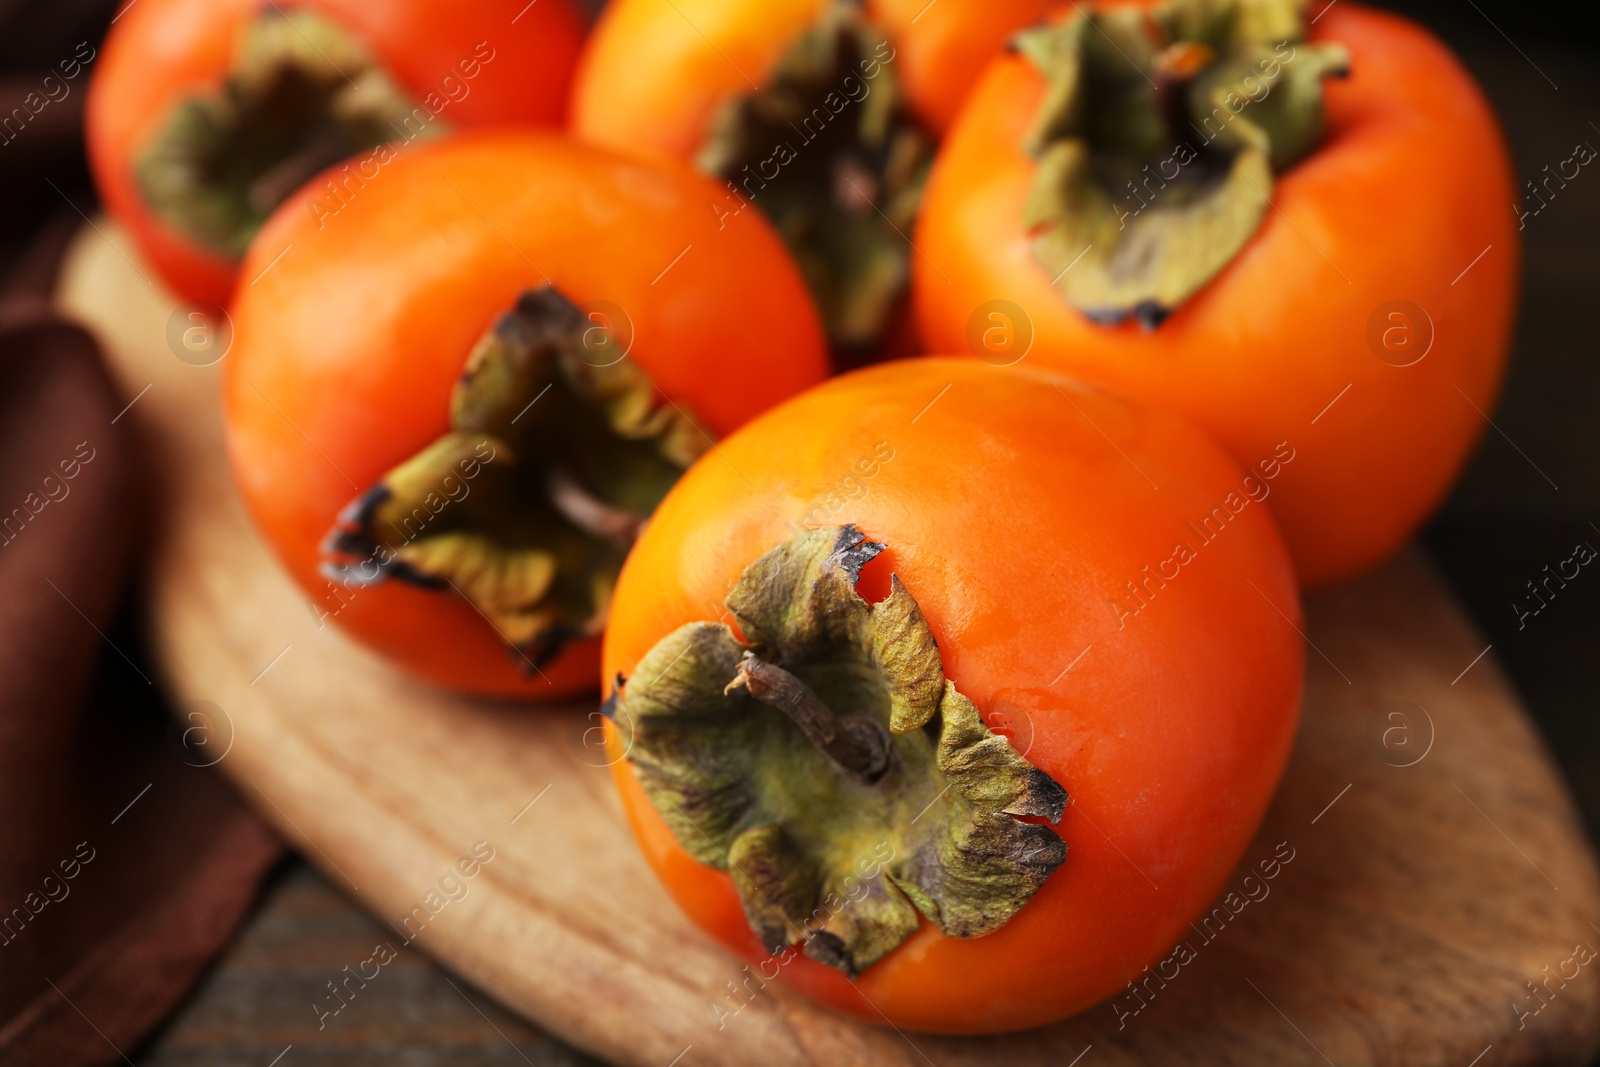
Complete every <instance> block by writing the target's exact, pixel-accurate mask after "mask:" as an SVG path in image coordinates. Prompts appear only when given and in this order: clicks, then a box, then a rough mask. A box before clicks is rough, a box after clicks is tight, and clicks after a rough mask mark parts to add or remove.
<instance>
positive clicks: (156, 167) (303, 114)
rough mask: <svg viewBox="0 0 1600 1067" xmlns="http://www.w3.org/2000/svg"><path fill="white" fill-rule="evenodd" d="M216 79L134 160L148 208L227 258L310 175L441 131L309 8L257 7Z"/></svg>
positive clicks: (356, 46)
mask: <svg viewBox="0 0 1600 1067" xmlns="http://www.w3.org/2000/svg"><path fill="white" fill-rule="evenodd" d="M236 54H237V58H236V59H235V62H234V66H233V69H232V71H231V72H230V73H229V75H228V78H227V80H226V81H225V82H224V83H223V84H222V86H221V87H220V89H219V90H218V91H216V92H215V93H211V94H206V95H200V96H193V97H189V98H187V99H185V100H183V101H181V102H180V103H179V104H178V106H177V107H176V108H175V109H174V111H173V113H172V114H171V116H169V117H168V118H167V119H166V121H165V123H164V124H163V125H162V126H160V127H158V129H157V130H156V133H155V134H154V136H153V137H152V138H151V140H150V142H149V143H148V144H147V145H146V146H145V147H144V149H143V151H142V152H141V153H140V155H139V158H138V159H137V160H136V161H135V164H134V173H135V177H136V178H137V180H138V182H139V186H140V189H141V191H142V192H143V194H144V197H145V200H146V202H147V203H148V204H149V205H150V207H151V209H152V210H153V211H154V212H155V213H156V214H157V215H158V216H160V217H161V218H162V219H163V220H164V221H166V222H167V223H168V224H169V225H171V226H172V227H173V228H175V229H176V230H178V231H179V232H181V233H183V234H186V235H187V236H189V237H190V238H191V239H193V240H194V241H196V242H197V243H199V244H200V245H202V246H204V247H205V248H208V249H210V250H211V251H213V252H215V253H217V254H219V255H221V256H225V257H227V258H230V259H237V258H239V257H240V256H242V255H243V254H244V250H245V248H246V247H247V246H248V245H249V243H250V240H251V238H252V237H254V236H255V234H256V231H257V230H259V229H260V228H261V225H262V223H264V222H265V221H266V219H267V216H268V215H270V214H271V213H272V211H273V209H274V208H276V207H277V206H278V205H279V204H280V203H282V202H283V200H284V199H285V198H286V197H288V196H289V194H290V193H292V192H294V191H295V190H296V189H298V188H299V187H300V186H301V185H303V184H305V183H306V182H307V181H308V180H310V179H311V178H312V177H314V176H316V175H317V174H318V173H319V172H321V171H322V170H324V169H326V168H327V167H330V166H332V165H333V164H335V163H337V162H339V161H340V160H342V159H347V158H349V157H350V156H352V155H355V154H356V153H358V152H360V151H362V150H364V149H368V148H376V147H377V146H379V145H381V144H384V143H386V142H389V141H393V140H398V139H402V138H404V139H411V138H413V137H416V136H419V135H420V136H432V135H434V134H437V133H441V132H443V131H444V128H445V127H444V124H443V123H441V122H438V121H433V120H432V118H431V115H430V114H429V112H428V111H427V110H426V109H424V108H422V107H420V106H419V105H418V104H417V102H416V101H414V100H412V99H411V98H410V97H409V96H407V94H406V93H405V92H404V91H403V90H402V89H401V88H400V87H399V86H398V85H397V84H395V82H394V80H393V79H391V78H390V77H389V75H388V74H387V73H385V71H384V69H383V68H382V67H381V66H380V65H378V64H377V62H376V61H375V60H374V59H373V58H372V56H370V55H369V54H368V53H367V51H366V50H365V49H364V48H363V47H362V46H361V45H360V44H359V43H357V42H356V41H355V40H354V39H352V38H351V37H350V35H349V34H347V33H346V32H344V31H343V30H341V29H339V28H338V27H337V26H335V25H334V24H333V23H331V22H329V21H328V20H327V19H325V18H322V17H320V16H318V15H316V14H314V13H312V12H310V11H306V10H302V9H296V10H291V11H288V12H283V11H281V10H280V9H279V8H278V7H277V5H273V6H272V7H270V8H267V9H264V10H263V11H262V13H261V14H260V15H259V16H258V17H257V18H256V19H255V20H254V21H252V22H251V23H250V24H249V25H248V26H247V27H246V29H245V31H244V33H243V35H242V37H241V39H240V41H239V45H238V50H237V53H236Z"/></svg>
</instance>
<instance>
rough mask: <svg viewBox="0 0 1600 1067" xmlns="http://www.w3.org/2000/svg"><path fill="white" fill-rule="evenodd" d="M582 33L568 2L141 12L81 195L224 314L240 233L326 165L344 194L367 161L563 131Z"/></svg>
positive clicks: (105, 101) (91, 127)
mask: <svg viewBox="0 0 1600 1067" xmlns="http://www.w3.org/2000/svg"><path fill="white" fill-rule="evenodd" d="M583 32H584V26H583V21H582V19H581V17H580V16H579V14H578V12H577V9H576V8H575V7H574V6H573V5H572V3H571V0H540V2H539V3H537V4H526V3H525V0H480V2H477V3H472V4H458V5H446V4H440V3H437V2H435V0H383V2H382V3H370V2H363V0H295V2H294V3H292V4H291V3H287V2H285V3H282V4H278V3H274V2H273V0H139V2H138V3H137V4H128V5H127V6H126V7H125V8H124V9H123V11H122V14H121V15H120V16H119V17H118V18H117V20H116V24H115V25H114V26H113V27H112V28H111V32H110V34H109V35H108V36H107V38H106V42H105V46H104V48H103V50H102V54H101V57H100V61H99V64H98V67H97V69H96V72H95V75H94V80H93V82H92V83H91V89H90V96H89V105H88V117H87V129H88V139H89V153H90V159H91V162H92V164H93V170H94V175H95V180H96V184H97V185H98V187H99V190H100V196H101V199H102V201H103V202H104V204H105V206H106V209H107V210H108V211H109V212H110V213H111V214H112V215H113V216H114V217H115V218H116V219H117V220H118V221H119V222H121V223H122V225H123V226H124V227H126V228H127V230H128V231H129V232H130V233H131V234H132V236H133V238H134V240H135V241H136V242H137V244H138V246H139V248H140V250H141V251H142V252H143V254H144V257H145V259H146V260H147V261H149V263H150V264H151V265H152V266H153V267H154V268H155V269H156V271H157V272H158V273H159V274H160V275H161V276H162V278H163V279H164V280H165V281H166V282H167V284H168V285H169V286H170V287H171V288H172V289H173V290H174V291H176V292H177V293H178V294H180V295H181V296H183V297H184V298H186V299H190V300H201V301H209V302H211V303H215V304H223V303H225V302H226V301H227V299H228V296H229V293H230V292H231V291H232V288H233V282H234V276H235V273H236V272H237V270H238V265H239V259H240V257H241V256H242V255H243V253H244V250H245V248H246V246H247V245H248V244H249V242H250V239H251V237H252V236H253V235H254V234H255V232H256V230H257V229H259V228H260V226H261V224H262V223H263V222H264V221H265V220H266V218H267V217H268V216H269V215H270V214H271V213H272V211H273V209H274V208H276V207H277V206H278V204H279V203H281V202H282V201H283V200H284V198H285V197H287V196H288V195H289V194H290V193H292V192H294V191H295V189H296V188H297V187H298V186H300V185H301V184H302V183H303V182H305V181H306V180H308V179H310V178H312V177H313V176H315V175H317V174H318V173H319V172H321V171H323V170H324V169H326V168H328V167H329V166H331V165H333V164H335V163H338V162H340V161H341V160H345V159H350V158H351V157H356V158H354V159H351V166H352V169H351V170H350V171H348V172H346V173H345V174H334V175H329V176H328V180H330V181H334V182H337V183H338V187H339V188H340V189H341V190H342V192H343V195H349V193H350V192H351V190H352V186H351V182H352V181H353V180H354V181H359V180H361V179H365V180H371V179H372V178H373V176H374V174H375V173H376V169H377V164H376V162H375V160H376V154H375V152H374V151H373V150H375V149H376V148H377V147H378V146H379V145H382V144H386V143H393V144H396V145H409V144H411V143H412V142H414V141H419V140H421V139H424V138H429V137H433V136H436V135H438V134H440V133H442V132H445V131H447V130H451V129H463V130H470V129H482V128H486V127H491V126H497V125H506V124H517V125H544V126H553V125H556V124H559V123H560V122H561V121H563V119H564V117H565V113H566V108H567V94H568V87H569V83H570V81H571V77H572V70H573V68H574V66H575V64H576V62H577V55H578V49H579V47H580V45H581V44H582V40H583ZM352 174H353V175H356V176H357V177H356V178H355V179H352V178H351V177H350V175H352Z"/></svg>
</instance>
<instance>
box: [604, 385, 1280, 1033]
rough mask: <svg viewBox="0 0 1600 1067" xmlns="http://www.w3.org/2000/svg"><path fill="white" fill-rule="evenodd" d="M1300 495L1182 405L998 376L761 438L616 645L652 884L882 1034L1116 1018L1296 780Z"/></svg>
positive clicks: (862, 406)
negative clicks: (889, 1027) (1249, 464)
mask: <svg viewBox="0 0 1600 1067" xmlns="http://www.w3.org/2000/svg"><path fill="white" fill-rule="evenodd" d="M1273 473H1274V475H1276V474H1279V473H1281V470H1279V471H1274V472H1273ZM1270 483H1271V478H1269V477H1268V475H1267V473H1266V472H1265V471H1263V470H1261V469H1260V468H1258V469H1257V470H1255V471H1252V472H1250V473H1248V474H1245V473H1242V472H1241V471H1240V470H1239V469H1238V468H1237V467H1236V466H1235V465H1234V464H1233V462H1232V461H1231V460H1230V459H1229V458H1228V457H1227V456H1226V455H1225V454H1224V453H1223V452H1222V451H1221V449H1220V448H1219V447H1218V446H1217V445H1215V444H1214V443H1212V441H1211V440H1210V439H1209V438H1208V437H1207V436H1205V435H1204V434H1203V433H1202V432H1201V431H1199V430H1197V429H1195V428H1194V427H1192V426H1191V425H1190V424H1188V423H1187V422H1186V421H1184V420H1182V419H1180V418H1178V417H1175V416H1171V415H1165V414H1159V413H1154V412H1150V411H1144V410H1140V409H1137V408H1134V407H1132V406H1130V405H1128V404H1126V403H1124V402H1122V401H1120V400H1118V399H1115V398H1113V397H1112V396H1111V395H1109V394H1106V393H1102V392H1099V391H1097V390H1094V389H1092V388H1089V387H1085V386H1082V385H1080V384H1077V383H1075V382H1073V381H1071V380H1070V379H1066V378H1064V377H1058V376H1056V375H1054V374H1052V373H1048V372H1044V371H1041V370H1038V369H1028V368H1020V367H1019V368H993V367H987V366H984V365H983V364H981V363H978V362H976V361H973V360H958V359H931V358H930V359H925V360H907V361H902V362H897V363H889V364H884V365H881V366H878V367H874V368H871V369H869V370H866V371H860V372H856V373H854V374H849V375H845V376H844V377H841V378H836V379H834V380H832V381H830V382H828V383H827V384H826V385H823V386H821V387H820V388H817V389H814V390H811V391H810V392H807V393H804V394H802V395H800V396H799V397H796V398H795V399H792V400H790V401H788V402H786V403H784V404H783V405H781V406H779V407H777V408H775V409H774V410H772V411H770V412H768V413H767V414H766V415H764V416H762V417H761V418H759V419H757V420H755V421H754V422H752V423H751V424H750V425H748V426H746V427H745V428H744V429H743V430H741V431H739V432H738V433H736V434H734V435H733V436H732V437H729V438H728V439H727V440H725V441H723V442H722V444H721V447H720V449H719V452H718V454H716V455H714V456H706V457H703V458H702V459H701V460H700V461H698V462H697V463H696V465H695V466H694V467H692V468H691V469H690V470H689V472H688V473H687V474H686V475H685V476H684V477H683V478H682V479H681V480H680V481H679V482H678V483H677V485H676V486H675V487H674V488H673V489H672V490H671V491H670V492H669V493H668V494H667V497H666V499H665V500H664V501H663V502H662V504H661V505H660V507H659V508H657V510H656V512H655V516H654V517H653V518H652V519H651V522H650V525H649V527H648V528H647V529H646V530H645V532H644V534H643V535H642V536H641V537H640V539H639V541H638V543H637V544H636V545H635V546H634V549H633V552H632V554H631V555H630V556H629V557H628V561H627V563H626V564H625V565H624V567H623V571H622V575H621V578H620V579H619V581H618V585H617V594H616V601H615V611H614V614H613V619H612V623H611V626H610V628H609V630H608V631H607V633H606V638H605V655H604V667H605V671H606V675H605V676H606V678H607V679H608V683H607V684H608V686H609V687H610V690H611V696H610V699H609V701H608V704H607V709H608V711H609V713H610V714H611V716H612V719H611V720H610V721H609V723H608V727H607V733H608V750H609V752H610V753H611V755H612V757H613V759H614V760H615V762H614V764H613V772H614V774H615V779H616V783H617V786H618V788H619V789H620V791H621V795H622V798H623V803H624V807H625V808H626V811H627V814H628V818H629V821H630V824H631V825H632V827H633V830H634V833H635V834H636V835H637V837H638V839H639V841H640V842H641V844H642V845H643V848H644V851H645V855H646V856H647V858H648V859H649V861H650V863H651V865H652V866H653V867H654V869H655V871H656V873H657V874H658V875H659V876H660V877H661V879H662V881H663V882H664V883H665V884H666V887H667V889H668V891H669V892H670V893H671V894H672V896H673V897H674V898H675V899H676V900H677V902H678V903H679V904H680V905H681V906H682V908H683V909H684V911H685V912H686V913H687V914H688V915H689V917H690V918H691V919H693V920H694V922H696V923H697V924H699V925H700V926H701V927H702V928H703V929H705V930H706V931H707V932H708V933H710V934H711V935H712V936H713V937H715V938H716V939H717V940H718V941H720V942H721V943H723V944H724V945H726V946H728V947H729V948H730V949H732V950H733V951H735V952H737V953H739V954H740V955H742V956H743V957H744V958H745V959H747V960H749V961H751V965H752V966H751V969H750V974H751V978H752V979H753V980H755V981H757V982H760V983H764V982H766V981H771V980H774V979H776V980H778V981H781V982H784V983H786V984H788V985H790V986H792V987H793V988H795V989H798V990H801V991H802V992H804V993H806V994H808V995H810V996H811V997H814V998H816V999H817V1000H819V1001H821V1002H823V1003H825V1004H827V1005H829V1006H831V1007H833V1008H836V1009H837V1010H839V1011H842V1012H845V1013H848V1014H851V1015H855V1016H858V1017H860V1018H862V1019H865V1020H867V1021H870V1022H874V1023H880V1024H881V1023H883V1022H884V1021H885V1020H887V1021H888V1022H890V1023H892V1024H894V1025H896V1026H901V1027H913V1028H917V1029H924V1030H939V1031H951V1032H963V1033H976V1032H993V1031H1001V1030H1009V1029H1016V1028H1022V1027H1028V1026H1033V1025H1036V1024H1040V1023H1044V1022H1047V1021H1049V1020H1052V1019H1057V1018H1061V1017H1063V1016H1065V1015H1068V1014H1071V1013H1073V1012H1075V1011H1078V1010H1080V1009H1082V1008H1085V1007H1087V1006H1089V1005H1091V1004H1094V1003H1095V1002H1097V1001H1099V1000H1101V999H1103V998H1105V997H1106V996H1108V995H1109V994H1111V993H1112V992H1113V991H1115V990H1116V989H1118V988H1120V987H1121V986H1123V984H1124V983H1126V982H1127V981H1129V980H1130V979H1132V978H1133V977H1135V976H1136V975H1137V974H1138V973H1139V971H1140V969H1141V968H1142V967H1144V966H1145V965H1147V964H1151V963H1153V962H1154V961H1155V960H1157V959H1158V958H1160V957H1161V956H1162V955H1163V954H1165V953H1167V952H1168V951H1170V949H1171V946H1172V944H1173V943H1174V941H1175V940H1177V939H1178V937H1179V936H1180V935H1181V933H1182V931H1183V930H1184V929H1185V924H1186V923H1187V922H1188V921H1189V920H1190V919H1192V918H1194V916H1195V915H1196V914H1198V913H1199V912H1200V911H1201V910H1202V909H1203V908H1204V907H1205V905H1206V904H1207V903H1208V902H1210V901H1211V900H1212V898H1213V896H1214V894H1215V893H1216V892H1217V890H1218V888H1219V887H1220V886H1221V884H1222V882H1223V881H1224V880H1225V879H1226V878H1227V876H1228V874H1229V872H1230V871H1231V870H1232V868H1233V867H1234V864H1235V862H1236V861H1237V860H1238V859H1239V857H1240V854H1241V852H1242V851H1243V850H1244V848H1245V846H1246V845H1247V843H1248V842H1249V841H1250V839H1251V835H1252V834H1253V833H1254V832H1255V830H1256V828H1257V825H1258V823H1259V821H1260V819H1261V816H1262V814H1263V812H1264V811H1265V809H1266V806H1267V803H1268V800H1269V798H1270V797H1271V795H1272V792H1273V789H1274V787H1275V785H1276V783H1277V781H1278V778H1279V776H1280V774H1281V772H1282V770H1283V767H1284V763H1285V760H1286V759H1287V755H1288V751H1289V746H1290V742H1291V739H1292V736H1293V733H1294V728H1295V723H1296V720H1297V708H1298V703H1299V696H1300V690H1301V679H1302V667H1303V662H1302V651H1301V640H1300V637H1299V635H1298V633H1297V632H1296V626H1297V624H1296V622H1295V620H1296V619H1298V618H1299V608H1298V606H1297V599H1296V589H1295V585H1294V574H1293V568H1292V565H1291V563H1290V560H1289V557H1288V554H1287V552H1286V550H1285V549H1284V546H1283V543H1282V541H1281V539H1280V537H1279V535H1278V532H1277V530H1276V528H1275V526H1274V525H1273V523H1272V521H1271V519H1270V518H1269V516H1268V513H1267V510H1266V508H1265V507H1263V506H1261V504H1260V503H1259V501H1260V500H1261V499H1262V498H1264V497H1265V496H1266V493H1267V487H1268V486H1269V485H1270ZM1158 487H1159V488H1158ZM724 605H725V606H724ZM1068 794H1070V797H1071V799H1070V802H1069V800H1068ZM1051 823H1056V824H1057V825H1055V826H1051V825H1049V824H1051ZM757 976H759V977H757ZM737 1007H738V1004H737V1002H735V1003H733V1004H731V1005H729V1006H725V1007H723V1008H722V1011H724V1012H728V1013H731V1012H732V1011H734V1010H736V1009H737Z"/></svg>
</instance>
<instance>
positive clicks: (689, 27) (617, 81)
mask: <svg viewBox="0 0 1600 1067" xmlns="http://www.w3.org/2000/svg"><path fill="white" fill-rule="evenodd" d="M830 2H831V0H747V2H744V3H735V2H730V0H678V2H677V3H676V4H663V3H657V2H655V0H615V2H613V3H611V4H609V5H608V6H607V7H606V9H605V12H604V13H603V14H602V15H601V16H600V21H599V23H598V24H597V25H596V26H595V30H594V33H593V35H591V37H590V39H589V43H588V45H587V46H586V47H585V49H584V54H583V58H582V60H581V62H580V64H579V68H578V76H577V81H576V83H575V86H574V89H573V97H572V127H573V130H574V132H576V133H577V134H579V135H580V136H582V137H584V138H587V139H589V140H593V141H596V142H598V143H600V144H608V145H612V146H614V147H619V148H630V149H634V150H640V149H647V150H651V151H656V152H661V153H663V154H665V155H669V156H672V157H674V158H677V159H692V158H693V157H694V155H695V153H696V152H697V151H699V149H700V146H701V145H702V144H703V143H704V142H705V139H706V134H707V131H708V127H709V123H710V121H711V118H712V115H713V114H714V113H715V111H716V109H717V107H718V105H720V104H721V103H723V102H724V101H726V100H728V99H730V98H732V97H736V96H742V95H744V94H746V93H751V92H754V91H755V89H756V87H757V86H765V85H766V84H767V82H768V79H769V78H770V76H771V74H772V71H773V68H774V67H775V66H776V65H777V63H778V60H779V58H780V57H781V56H782V55H783V53H784V51H785V50H786V49H787V48H788V47H789V46H790V45H791V44H793V43H794V40H795V38H796V37H798V36H799V35H800V34H801V33H802V32H804V31H805V30H806V29H807V28H809V27H810V26H811V25H813V24H814V23H815V22H816V21H817V20H818V19H819V18H821V17H822V14H823V12H824V11H825V10H826V9H827V7H828V5H829V3H830ZM1047 6H1048V5H1047V0H939V3H937V4H934V5H931V6H929V5H928V4H927V0H868V2H867V4H866V14H867V17H868V18H869V19H870V20H871V21H872V22H873V23H874V24H875V25H877V27H878V28H879V29H880V30H881V31H882V32H883V33H884V35H885V36H886V37H887V38H888V39H889V43H890V45H891V46H892V48H893V53H892V58H889V57H884V58H885V60H886V62H888V63H891V64H893V69H894V70H895V72H896V73H897V74H899V75H900V77H901V79H902V81H903V84H904V86H905V89H906V94H907V97H908V99H909V101H910V103H911V106H912V108H913V109H914V110H915V111H916V113H917V115H918V116H919V117H920V118H921V119H922V121H923V122H924V123H925V124H926V125H927V126H928V128H929V129H930V130H932V131H933V132H935V133H939V132H941V131H943V130H944V128H945V127H946V126H948V125H949V123H950V122H951V120H952V119H954V117H955V115H956V113H957V111H958V110H959V109H960V106H961V103H962V101H963V100H964V99H965V98H966V95H967V93H968V92H969V91H970V90H971V88H972V86H973V84H974V83H975V82H976V81H977V79H978V77H979V76H980V75H981V74H982V72H983V70H984V68H985V66H986V65H987V64H988V62H989V60H990V59H991V58H992V57H993V56H994V55H995V54H997V53H998V52H999V51H1000V49H1001V47H1002V46H1003V44H1004V43H1005V40H1006V38H1007V37H1008V36H1009V35H1010V34H1011V33H1013V32H1015V31H1016V30H1018V29H1020V28H1022V27H1023V26H1026V25H1028V24H1029V23H1031V22H1034V21H1037V20H1038V19H1039V18H1041V17H1042V16H1043V15H1044V13H1045V10H1046V8H1047Z"/></svg>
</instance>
